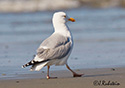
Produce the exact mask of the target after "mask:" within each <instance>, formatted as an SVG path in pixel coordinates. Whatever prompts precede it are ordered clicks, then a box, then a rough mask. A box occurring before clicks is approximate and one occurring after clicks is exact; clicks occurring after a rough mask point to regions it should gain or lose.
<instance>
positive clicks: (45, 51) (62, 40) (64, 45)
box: [22, 12, 83, 79]
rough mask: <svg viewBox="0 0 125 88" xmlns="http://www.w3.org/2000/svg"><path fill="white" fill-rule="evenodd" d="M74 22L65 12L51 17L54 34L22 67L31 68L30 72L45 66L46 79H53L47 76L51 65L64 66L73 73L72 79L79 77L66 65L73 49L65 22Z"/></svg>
mask: <svg viewBox="0 0 125 88" xmlns="http://www.w3.org/2000/svg"><path fill="white" fill-rule="evenodd" d="M68 21H72V22H75V19H74V18H69V17H68V16H67V15H66V13H65V12H56V13H54V15H53V19H52V22H53V26H54V30H55V31H54V33H53V34H52V35H51V36H50V37H48V38H47V39H45V40H44V41H43V42H42V43H41V45H40V46H39V48H38V49H37V54H36V55H35V57H34V59H33V60H31V61H30V62H28V63H27V64H25V65H23V66H22V67H23V68H25V67H27V66H30V65H31V66H32V67H31V69H30V70H31V71H39V70H41V69H42V68H43V67H45V66H47V79H50V78H54V77H50V76H49V68H50V66H51V65H66V67H67V68H68V69H69V70H70V71H71V72H72V73H73V77H81V76H82V75H83V74H77V73H76V72H74V71H73V70H72V69H71V68H70V67H69V66H68V64H67V59H68V57H69V55H70V53H71V51H72V48H73V37H72V34H71V31H70V30H69V28H68V26H67V24H66V22H68Z"/></svg>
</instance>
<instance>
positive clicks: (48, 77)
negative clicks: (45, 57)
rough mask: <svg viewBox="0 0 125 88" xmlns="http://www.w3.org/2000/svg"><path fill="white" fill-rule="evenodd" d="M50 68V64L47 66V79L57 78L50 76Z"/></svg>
mask: <svg viewBox="0 0 125 88" xmlns="http://www.w3.org/2000/svg"><path fill="white" fill-rule="evenodd" d="M49 69H50V66H47V76H46V78H47V79H54V78H57V77H50V76H49Z"/></svg>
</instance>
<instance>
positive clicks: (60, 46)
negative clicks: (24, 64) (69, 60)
mask: <svg viewBox="0 0 125 88" xmlns="http://www.w3.org/2000/svg"><path fill="white" fill-rule="evenodd" d="M40 46H46V47H49V48H48V49H44V48H42V47H41V48H38V50H37V56H38V57H39V58H41V59H44V60H46V59H61V58H63V57H65V56H66V55H67V54H68V53H69V51H70V50H71V41H70V40H69V38H68V37H64V36H62V35H59V34H57V35H52V36H50V37H49V38H48V39H46V40H45V41H43V43H42V44H41V45H40Z"/></svg>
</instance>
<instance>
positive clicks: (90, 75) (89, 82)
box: [0, 68, 125, 88]
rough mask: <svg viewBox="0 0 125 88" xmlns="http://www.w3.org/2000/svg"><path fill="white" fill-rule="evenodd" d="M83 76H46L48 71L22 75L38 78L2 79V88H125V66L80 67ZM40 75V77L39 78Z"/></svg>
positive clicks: (65, 72) (55, 74)
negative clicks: (48, 77) (50, 77)
mask: <svg viewBox="0 0 125 88" xmlns="http://www.w3.org/2000/svg"><path fill="white" fill-rule="evenodd" d="M75 71H76V72H78V73H84V74H85V75H84V76H83V77H77V78H73V77H72V76H71V73H70V72H69V71H53V72H51V76H57V77H58V78H57V79H49V80H47V79H46V78H45V74H46V73H42V74H33V75H31V74H30V75H22V76H27V77H28V76H29V77H30V76H34V77H36V78H25V79H6V80H0V88H43V87H44V88H50V87H51V88H125V84H124V83H125V68H98V69H80V70H79V69H78V70H75ZM38 76H39V78H38Z"/></svg>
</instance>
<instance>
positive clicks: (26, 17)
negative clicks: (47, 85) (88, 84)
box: [0, 0, 125, 79]
mask: <svg viewBox="0 0 125 88" xmlns="http://www.w3.org/2000/svg"><path fill="white" fill-rule="evenodd" d="M56 11H65V12H66V13H67V14H68V16H69V17H73V18H75V20H76V22H74V23H71V22H69V23H68V26H69V28H70V30H71V31H72V34H73V36H74V42H75V44H74V49H73V52H72V54H71V56H70V58H69V60H68V63H69V65H70V66H71V68H73V69H91V68H115V67H125V0H0V78H3V79H5V78H8V77H10V78H13V77H17V76H19V75H20V74H34V73H36V72H30V71H29V68H26V69H22V68H21V66H22V65H23V64H25V63H27V62H28V61H30V60H31V59H33V55H34V54H36V49H37V48H38V47H39V45H40V43H41V42H42V41H43V40H44V39H45V38H47V37H48V36H50V35H51V34H52V33H53V25H52V23H51V19H52V15H53V13H54V12H56ZM51 70H66V68H65V66H59V67H55V66H53V67H52V69H51ZM42 71H45V72H46V68H43V69H42ZM37 73H38V72H37ZM39 73H41V72H39Z"/></svg>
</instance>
